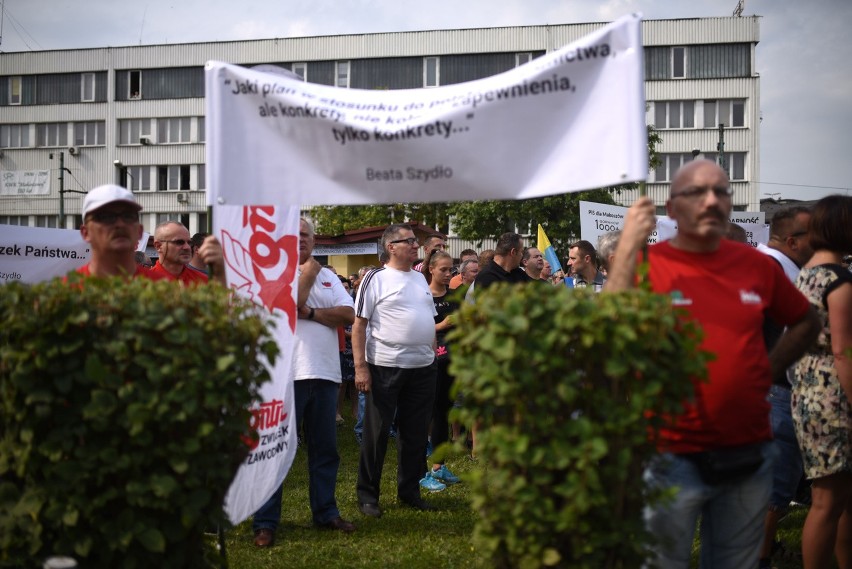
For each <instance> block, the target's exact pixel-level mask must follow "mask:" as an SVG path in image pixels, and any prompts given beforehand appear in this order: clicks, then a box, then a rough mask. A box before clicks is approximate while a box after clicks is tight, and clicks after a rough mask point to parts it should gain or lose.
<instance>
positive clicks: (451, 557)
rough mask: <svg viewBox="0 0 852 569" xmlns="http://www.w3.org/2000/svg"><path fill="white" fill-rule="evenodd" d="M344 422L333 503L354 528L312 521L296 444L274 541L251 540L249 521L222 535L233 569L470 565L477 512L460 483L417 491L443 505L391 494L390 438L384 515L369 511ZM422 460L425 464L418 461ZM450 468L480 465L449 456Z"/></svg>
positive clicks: (393, 485)
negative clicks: (359, 494)
mask: <svg viewBox="0 0 852 569" xmlns="http://www.w3.org/2000/svg"><path fill="white" fill-rule="evenodd" d="M344 417H345V418H346V422H345V424H344V425H343V426H341V427H339V428H338V429H337V436H338V439H337V446H338V451H339V453H340V471H339V472H338V477H337V505H338V508H340V513H341V515H342V516H343V518H344V519H347V520H350V521H352V522H353V523H355V525H356V526H357V527H358V529H357V531H355V533H352V534H348V535H347V534H344V533H342V532H335V531H329V530H320V529H316V528H314V527H313V526H312V521H311V511H310V505H309V502H308V467H307V453H306V452H305V451H304V450H303V449H299V451H298V452H297V453H296V458H295V460H294V461H293V466H292V468H291V469H290V472H289V474H288V475H287V479H286V480H285V481H284V500H283V506H282V512H281V525H280V526H278V531H277V532H276V534H275V537H276V539H275V545H274V546H273V547H271V548H268V549H258V548H256V547H255V546H254V543H253V539H254V534H253V532H252V530H251V520H248V521H246V522H243V523H242V524H240V525H239V526H237V527H236V528H234V529H232V530H230V531H228V532H227V534H226V548H227V552H228V563H229V567H230V568H231V569H249V568H252V569H255V568H256V569H260V568H275V567H282V568H283V567H287V568H293V567H320V568H327V569H328V568H332V567H347V568H348V567H353V568H354V567H370V568H373V569H375V568H376V567H411V568H419V567H423V568H426V567H475V566H477V564H476V554H475V552H474V551H473V548H472V547H471V539H470V537H471V534H472V533H473V524H474V521H475V516H474V514H473V512H472V511H471V509H470V507H469V505H468V504H469V495H468V489H467V488H466V486H465V484H464V482H462V483H460V484H456V485H453V486H450V487H449V488H447V489H446V490H444V491H443V492H439V493H434V494H429V493H427V492H423V494H422V495H423V497H424V498H425V499H426V500H427V501H429V502H431V503H433V504H435V505H436V506H438V507H439V508H441V511H439V512H418V511H415V510H412V509H411V508H408V507H405V506H402V505H400V504H398V503H397V500H396V442H395V440H393V439H391V441H390V443H389V444H388V454H387V460H386V462H385V468H384V471H383V473H382V494H381V499H380V505H381V507H382V510H383V511H384V515H383V516H382V517H381V518H379V519H374V518H368V517H366V516H364V515H362V514H361V512H359V511H358V504H357V499H356V497H355V483H356V481H357V478H358V445H357V443H356V442H355V435H354V434H353V432H352V427H353V425H354V421H353V419H352V417H351V415H350V414H349V413H348V410H347V412H344ZM424 464H425V463H424ZM447 466H448V467H449V468H450V470H452V471H453V472H454V473H456V474H460V473H463V472H468V471H470V470H471V469H473V468H480V466H479V464H478V463H474V462H471V461H470V460H468V459H467V458H466V457H465V456H456V457H453V458H451V459H450V460H449V461H447Z"/></svg>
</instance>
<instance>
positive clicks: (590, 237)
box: [580, 201, 769, 247]
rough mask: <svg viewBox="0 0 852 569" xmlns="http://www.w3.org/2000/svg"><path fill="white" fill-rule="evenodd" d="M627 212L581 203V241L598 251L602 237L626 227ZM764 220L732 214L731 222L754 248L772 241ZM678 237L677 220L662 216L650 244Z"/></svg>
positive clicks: (753, 213)
mask: <svg viewBox="0 0 852 569" xmlns="http://www.w3.org/2000/svg"><path fill="white" fill-rule="evenodd" d="M627 209H628V208H626V207H623V206H620V205H608V204H601V203H595V202H584V201H581V202H580V238H581V239H585V240H586V241H588V242H590V243H591V244H592V245H594V246H595V247H597V246H598V238H599V237H600V236H601V235H603V234H604V233H609V232H610V231H617V230H619V229H621V228H622V227H623V226H624V216H625V215H626V214H627ZM764 218H765V214H764V212H762V211H732V212H731V215H730V218H729V219H730V220H731V221H733V222H734V223H736V224H737V225H741V226H742V227H743V229H745V230H746V235H747V237H748V239H749V243H750V244H751V246H752V247H757V244H758V243H763V244H766V243H767V242H768V241H769V226H768V225H765V224H764V222H763V220H764ZM675 233H677V224H676V223H675V222H674V220H673V219H671V218H670V217H667V216H665V215H658V216H657V227H656V229H655V230H654V232H653V233H651V235H650V236H648V244H649V245H651V244H654V243H657V242H658V241H666V240H668V239H671V238H672V237H674V235H675Z"/></svg>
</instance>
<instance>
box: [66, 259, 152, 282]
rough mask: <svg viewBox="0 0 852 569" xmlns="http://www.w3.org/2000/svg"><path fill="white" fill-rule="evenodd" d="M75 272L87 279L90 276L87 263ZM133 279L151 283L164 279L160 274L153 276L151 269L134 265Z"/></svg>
mask: <svg viewBox="0 0 852 569" xmlns="http://www.w3.org/2000/svg"><path fill="white" fill-rule="evenodd" d="M77 272H78V273H80V274H81V275H85V276H87V277H90V276H92V273H91V272H90V271H89V264H88V263H86V264H85V265H83V266H82V267H78V268H77ZM133 278H143V279H150V280H152V281H158V280H160V279H162V278H164V277H163V276H162V275H160V274H155V273H154V272H153V271H152V270H151V269H146V268H145V267H143V266H142V265H136V271H135V272H134V273H133Z"/></svg>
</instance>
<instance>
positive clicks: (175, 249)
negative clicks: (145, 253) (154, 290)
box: [151, 221, 207, 285]
mask: <svg viewBox="0 0 852 569" xmlns="http://www.w3.org/2000/svg"><path fill="white" fill-rule="evenodd" d="M154 248H155V249H157V253H158V254H159V257H160V258H159V259H157V262H156V263H155V264H154V267H153V268H152V269H151V272H152V273H158V274H160V275H162V277H163V278H164V279H168V280H172V281H174V280H177V281H180V282H182V283H183V284H185V285H189V284H196V283H206V282H207V275H206V274H204V273H202V272H201V271H194V270H192V269H191V268H190V267H189V263H190V261H192V239H190V237H189V230H188V229H187V228H186V227H184V226H183V224H181V223H179V222H177V221H164V222H163V223H161V224H160V225H158V226H157V228H156V229H154Z"/></svg>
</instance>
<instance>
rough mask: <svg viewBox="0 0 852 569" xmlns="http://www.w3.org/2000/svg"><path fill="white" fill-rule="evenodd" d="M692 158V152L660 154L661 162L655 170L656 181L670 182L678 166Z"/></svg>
mask: <svg viewBox="0 0 852 569" xmlns="http://www.w3.org/2000/svg"><path fill="white" fill-rule="evenodd" d="M705 156H706V155H705ZM690 160H692V154H660V164H659V165H658V166H657V169H656V170H654V181H655V182H670V181H671V179H672V178H673V177H674V174H675V172H677V170H678V168H680V167H681V166H683V165H684V164H686V163H687V162H689V161H690Z"/></svg>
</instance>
